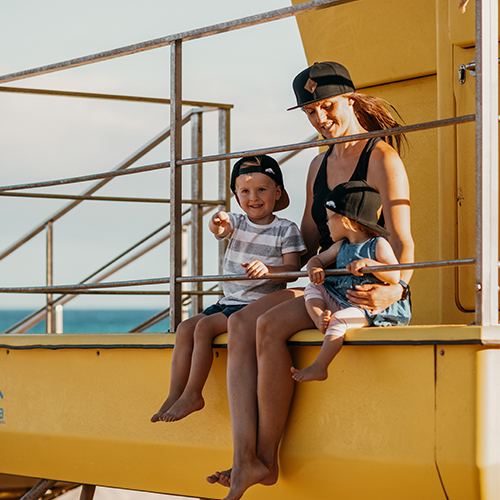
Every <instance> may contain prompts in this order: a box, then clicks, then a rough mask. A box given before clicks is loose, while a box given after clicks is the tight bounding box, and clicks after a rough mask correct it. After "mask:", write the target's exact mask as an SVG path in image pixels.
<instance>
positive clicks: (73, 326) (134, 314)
mask: <svg viewBox="0 0 500 500" xmlns="http://www.w3.org/2000/svg"><path fill="white" fill-rule="evenodd" d="M33 312H34V311H33V310H31V309H30V310H21V309H0V333H3V332H5V331H6V330H7V329H8V328H10V327H11V326H13V325H15V324H16V323H17V322H18V321H20V320H22V319H23V318H25V317H26V316H28V315H29V314H31V313H33ZM159 312H160V310H156V309H135V310H134V309H69V308H65V309H64V313H63V332H64V333H127V332H129V331H130V330H132V329H133V328H135V327H136V326H138V325H140V324H141V323H143V322H144V321H146V320H148V319H149V318H151V317H152V316H154V315H155V314H158V313H159ZM169 324H170V323H169V320H168V318H167V319H165V320H163V321H161V322H160V323H157V324H156V325H154V326H152V327H150V328H149V329H148V330H145V332H147V333H165V332H166V331H168V328H169ZM28 333H45V320H43V321H41V322H40V323H38V324H37V325H35V326H33V327H32V328H31V329H30V330H29V331H28Z"/></svg>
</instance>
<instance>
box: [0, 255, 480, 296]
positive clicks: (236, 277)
mask: <svg viewBox="0 0 500 500" xmlns="http://www.w3.org/2000/svg"><path fill="white" fill-rule="evenodd" d="M474 263H475V259H457V260H446V261H431V262H414V263H412V264H397V265H391V266H389V265H387V266H373V267H365V268H363V270H362V273H363V274H368V273H371V272H377V271H404V270H407V269H430V268H435V267H456V266H470V265H473V264H474ZM325 274H326V275H327V276H336V275H345V274H351V273H350V272H349V271H348V270H347V269H345V268H342V269H329V270H325ZM303 277H307V272H305V271H296V272H292V273H268V274H266V275H265V276H264V277H263V278H264V279H277V278H295V279H297V278H303ZM263 278H258V279H263ZM250 279H255V278H248V277H247V276H242V275H240V274H229V275H216V276H185V277H180V278H177V282H179V283H193V282H196V281H203V282H208V281H246V280H250ZM169 282H170V278H168V277H167V278H154V279H146V280H134V281H115V282H107V283H88V284H79V285H63V286H39V287H17V288H0V293H47V292H52V293H65V292H71V293H74V292H77V291H80V290H90V289H98V288H115V287H126V286H141V285H160V284H166V283H169ZM183 293H184V292H183ZM186 293H187V292H186Z"/></svg>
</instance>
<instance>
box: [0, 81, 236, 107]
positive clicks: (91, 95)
mask: <svg viewBox="0 0 500 500" xmlns="http://www.w3.org/2000/svg"><path fill="white" fill-rule="evenodd" d="M0 92H6V93H9V94H36V95H48V96H57V97H78V98H83V99H104V100H107V101H126V102H145V103H152V104H170V99H165V98H162V97H139V96H133V95H119V94H118V95H117V94H98V93H95V92H74V91H68V90H49V89H27V88H22V87H2V86H0ZM182 105H183V106H197V107H199V108H214V109H209V110H205V109H202V111H215V110H216V109H219V108H222V109H232V108H233V107H234V105H233V104H224V103H220V102H203V101H182Z"/></svg>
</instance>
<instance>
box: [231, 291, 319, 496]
mask: <svg viewBox="0 0 500 500" xmlns="http://www.w3.org/2000/svg"><path fill="white" fill-rule="evenodd" d="M278 293H280V294H283V295H282V297H283V300H281V301H280V304H278V305H277V306H275V307H274V308H273V309H272V310H270V311H268V312H267V313H266V314H263V315H262V316H260V317H259V319H258V322H257V357H258V367H259V371H258V374H259V376H258V385H257V398H258V432H257V449H256V450H255V444H253V446H252V444H251V442H250V441H248V442H247V446H244V445H242V439H241V436H240V435H239V433H240V432H242V430H241V429H240V428H239V426H235V429H234V430H233V440H234V443H235V448H234V462H233V469H232V472H231V486H230V489H229V493H228V495H227V497H226V499H225V500H238V499H239V498H241V496H242V495H243V494H244V493H245V491H246V490H247V489H248V488H249V487H250V486H252V485H254V484H257V483H261V484H266V485H269V484H274V483H275V482H276V481H277V479H278V460H277V451H278V446H279V442H280V440H281V436H282V434H283V430H284V427H285V423H286V420H287V418H288V412H289V409H290V403H291V400H292V395H293V380H292V378H291V377H290V367H291V365H292V362H291V357H290V352H289V351H288V348H287V345H286V340H287V339H288V338H289V337H290V336H291V335H292V334H293V333H296V332H297V331H299V330H302V329H304V328H311V327H312V326H313V322H312V321H311V319H310V318H309V315H308V314H307V311H306V309H305V307H304V303H303V299H302V297H301V295H302V291H300V290H293V289H290V290H286V291H283V292H278ZM285 294H289V295H288V297H290V295H291V296H292V297H295V300H290V301H287V302H285V303H283V302H284V300H286V298H285V297H287V295H285ZM272 295H275V294H272ZM270 297H271V296H269V298H270ZM297 297H298V298H297ZM269 298H268V300H269ZM275 298H276V297H275ZM254 397H255V396H254ZM234 420H235V422H236V419H234ZM232 421H233V417H232ZM253 443H255V441H253Z"/></svg>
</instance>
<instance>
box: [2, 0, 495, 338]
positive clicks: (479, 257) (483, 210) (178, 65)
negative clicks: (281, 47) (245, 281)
mask: <svg viewBox="0 0 500 500" xmlns="http://www.w3.org/2000/svg"><path fill="white" fill-rule="evenodd" d="M352 1H355V0H330V1H328V0H313V1H310V2H305V3H302V4H299V5H296V6H292V7H288V8H284V9H278V10H274V11H270V12H266V13H263V14H259V15H256V16H250V17H246V18H243V19H238V20H235V21H231V22H227V23H221V24H217V25H213V26H208V27H205V28H201V29H197V30H192V31H187V32H184V33H178V34H176V35H171V36H167V37H162V38H158V39H155V40H150V41H148V42H143V43H140V44H135V45H129V46H127V47H123V48H120V49H115V50H112V51H107V52H101V53H99V54H93V55H90V56H86V57H81V58H77V59H71V60H69V61H65V62H62V63H57V64H51V65H47V66H42V67H39V68H35V69H31V70H27V71H22V72H18V73H12V74H10V75H5V76H0V83H6V82H11V81H16V80H20V79H23V78H28V77H31V76H36V75H41V74H46V73H50V72H54V71H60V70H63V69H67V68H72V67H77V66H82V65H85V64H91V63H94V62H98V61H104V60H109V59H113V58H116V57H121V56H124V55H128V54H132V53H137V52H141V51H145V50H151V49H155V48H159V47H164V46H166V45H170V64H171V71H170V74H171V80H170V109H171V115H170V116H171V118H170V123H171V129H170V161H169V162H163V163H157V164H154V165H145V166H142V167H136V168H131V169H127V171H123V172H106V173H101V174H95V175H94V176H80V177H74V178H71V179H59V180H56V181H46V182H41V183H40V182H39V183H32V184H24V185H17V186H4V187H0V194H5V193H7V192H8V191H13V190H19V189H30V188H33V187H47V186H55V185H62V184H69V183H76V182H82V181H88V180H90V179H109V178H111V177H115V176H118V175H131V174H136V173H141V172H146V171H152V170H158V169H164V168H170V225H171V226H170V234H171V235H172V237H171V238H170V262H171V268H170V276H169V277H168V278H159V279H154V280H136V281H134V282H114V283H99V284H90V285H87V284H85V285H73V286H65V287H32V288H25V289H24V292H21V289H17V292H14V290H15V289H14V288H10V289H0V292H3V293H7V292H6V291H5V290H9V292H8V293H27V292H28V290H30V293H54V292H55V291H56V290H58V291H59V292H60V293H66V292H68V291H72V292H76V291H80V292H89V291H90V289H96V288H106V287H117V286H132V285H134V286H138V285H143V284H152V283H168V284H169V285H170V290H169V292H168V293H169V294H170V304H171V310H170V329H171V331H175V328H176V326H177V324H178V323H179V322H180V320H181V307H182V294H183V293H185V292H183V291H182V289H181V284H182V283H183V282H187V281H188V279H189V278H188V277H182V273H181V266H182V254H181V252H182V248H181V238H180V237H179V236H180V234H181V231H182V225H183V222H182V210H181V207H182V203H183V200H182V197H181V185H182V175H181V171H182V167H183V166H185V165H192V166H198V168H199V167H200V166H201V164H203V163H206V162H219V193H218V198H219V201H221V200H226V203H227V200H229V191H228V182H227V180H228V178H229V160H231V159H234V158H241V157H244V156H253V155H255V154H264V153H270V154H273V153H278V152H291V151H293V152H296V151H299V150H302V149H306V148H311V147H317V146H319V145H321V146H327V145H331V144H338V143H342V142H347V141H353V140H362V139H367V138H370V137H385V136H389V135H397V134H402V133H407V132H414V131H420V130H428V129H431V128H437V127H443V126H450V125H458V124H461V123H467V122H470V121H474V120H475V122H476V226H477V237H476V258H475V259H462V260H457V261H447V262H443V261H441V262H437V261H436V262H432V263H421V264H404V265H400V266H395V267H394V268H397V269H400V268H401V269H402V268H403V267H402V266H406V268H407V269H408V268H417V267H418V266H420V267H425V266H428V267H436V266H439V267H445V266H447V265H453V266H457V265H471V264H472V263H475V266H476V324H480V325H484V326H490V325H497V324H498V223H497V216H498V70H497V57H498V54H497V51H498V5H497V2H496V1H495V0H483V1H481V2H476V75H477V85H476V113H475V115H468V116H462V117H456V118H448V119H444V120H435V121H432V122H426V123H420V124H415V125H409V126H404V127H398V128H394V129H391V130H383V131H375V132H369V133H365V134H359V135H355V136H349V137H344V138H336V139H329V140H323V141H312V142H306V143H297V144H289V145H285V146H279V147H273V148H265V149H257V150H255V149H254V150H251V151H240V152H237V153H227V151H229V111H228V109H221V110H219V124H220V127H221V129H223V130H225V133H224V134H221V135H220V136H219V154H217V155H211V156H203V155H202V153H201V151H198V152H195V151H194V150H193V152H192V154H193V157H192V158H190V159H182V155H181V147H182V137H181V127H182V118H181V106H182V90H181V88H182V85H181V83H182V82H181V69H182V44H183V43H184V42H186V41H189V40H193V39H197V38H201V37H206V36H211V35H215V34H219V33H224V32H227V31H231V30H236V29H241V28H245V27H248V26H253V25H257V24H262V23H265V22H270V21H275V20H278V19H283V18H286V17H290V16H296V15H299V14H303V13H306V12H311V11H315V10H320V9H324V8H328V7H333V6H337V5H342V4H345V3H350V2H352ZM290 154H292V153H290ZM86 194H88V193H86ZM192 198H193V199H201V197H200V193H199V192H198V193H197V194H196V195H193V196H192ZM80 201H82V200H77V201H75V202H74V203H79V202H80ZM195 207H199V205H193V210H194V209H195ZM197 217H199V213H198V215H197ZM198 237H199V235H198ZM0 258H2V255H0ZM220 258H222V252H220ZM450 263H451V264H450ZM413 266H414V267H413ZM391 267H392V266H391ZM193 269H194V268H193ZM195 278H196V281H198V279H199V281H209V278H210V277H207V276H203V275H202V273H199V275H197V276H194V277H191V279H192V280H194V279H195ZM214 279H216V280H218V281H220V280H223V279H234V277H225V278H223V277H222V276H221V274H219V275H218V276H216V277H214ZM198 292H199V290H198V289H194V290H193V294H194V295H198ZM92 293H97V291H95V290H94V291H93V292H92Z"/></svg>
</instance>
